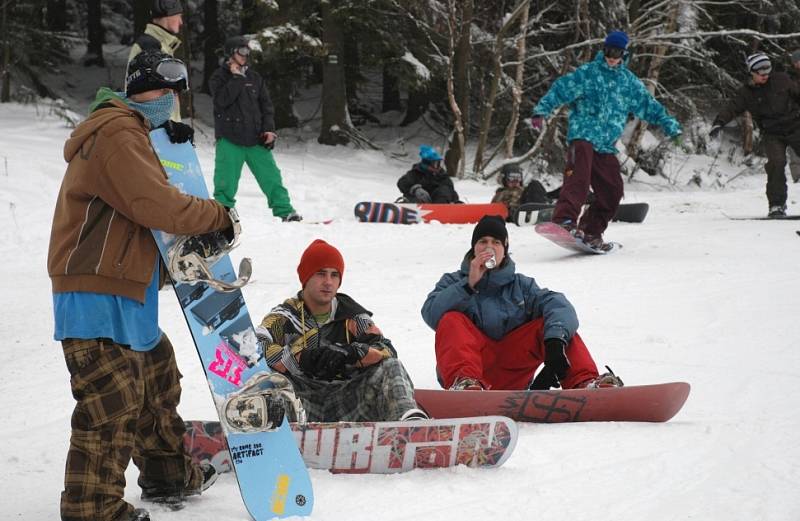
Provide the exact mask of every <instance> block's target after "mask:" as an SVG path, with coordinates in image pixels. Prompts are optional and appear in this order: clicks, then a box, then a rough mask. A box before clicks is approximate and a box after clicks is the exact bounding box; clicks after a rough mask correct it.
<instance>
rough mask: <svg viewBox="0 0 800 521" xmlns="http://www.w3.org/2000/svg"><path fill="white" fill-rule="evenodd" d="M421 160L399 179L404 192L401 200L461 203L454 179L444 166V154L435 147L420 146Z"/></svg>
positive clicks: (398, 185) (399, 184) (399, 185)
mask: <svg viewBox="0 0 800 521" xmlns="http://www.w3.org/2000/svg"><path fill="white" fill-rule="evenodd" d="M419 157H420V162H419V163H417V164H415V165H414V166H413V167H412V168H411V170H409V171H408V172H406V174H405V175H403V177H401V178H400V179H399V180H398V181H397V188H399V189H400V191H401V192H402V193H403V196H402V198H401V200H400V201H399V202H407V203H444V204H449V203H460V202H461V201H459V200H458V194H457V193H456V189H455V187H454V186H453V180H452V179H450V176H448V175H447V172H446V171H445V169H444V167H443V166H442V159H443V158H442V156H441V155H440V154H439V152H437V151H436V149H434V148H433V147H430V146H428V145H422V146H420V147H419Z"/></svg>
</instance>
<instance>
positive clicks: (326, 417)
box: [286, 358, 417, 422]
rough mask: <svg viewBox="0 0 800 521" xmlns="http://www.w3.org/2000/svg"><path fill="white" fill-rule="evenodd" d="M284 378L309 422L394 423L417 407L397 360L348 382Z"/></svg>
mask: <svg viewBox="0 0 800 521" xmlns="http://www.w3.org/2000/svg"><path fill="white" fill-rule="evenodd" d="M286 376H287V377H288V378H289V379H290V380H291V381H292V384H293V385H294V390H295V393H296V394H297V397H298V398H300V401H301V402H303V407H305V409H306V414H307V416H308V421H310V422H336V421H396V420H399V419H400V417H401V416H402V415H403V413H405V412H406V411H407V410H409V409H413V408H415V407H416V406H417V402H415V401H414V384H412V383H411V377H409V376H408V373H407V372H406V369H405V367H403V364H402V363H401V362H400V360H398V359H397V358H386V359H384V360H383V361H382V362H379V363H377V364H375V365H371V366H369V367H367V368H365V369H364V370H362V371H361V372H359V373H357V374H356V375H355V376H353V378H351V379H350V380H334V381H332V382H326V381H324V380H315V379H312V378H306V377H304V376H298V375H292V374H287V375H286Z"/></svg>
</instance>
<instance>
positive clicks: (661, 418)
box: [414, 382, 690, 423]
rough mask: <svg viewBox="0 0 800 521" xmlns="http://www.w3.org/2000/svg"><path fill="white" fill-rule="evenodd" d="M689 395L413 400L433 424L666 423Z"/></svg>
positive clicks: (633, 391)
mask: <svg viewBox="0 0 800 521" xmlns="http://www.w3.org/2000/svg"><path fill="white" fill-rule="evenodd" d="M689 389H690V387H689V384H688V383H685V382H672V383H664V384H655V385H631V386H625V387H610V388H602V389H569V390H566V391H562V390H550V391H445V390H439V389H417V390H416V391H415V392H414V397H415V398H416V400H417V403H418V404H419V405H420V406H421V407H422V408H423V409H425V410H426V411H427V412H428V414H429V415H431V417H433V418H461V417H466V416H482V415H501V416H507V417H509V418H511V419H513V420H516V421H521V422H534V423H561V422H590V421H636V422H665V421H668V420H669V419H670V418H672V417H673V416H675V415H676V414H677V413H678V411H680V410H681V407H683V404H684V403H685V402H686V399H687V398H688V397H689Z"/></svg>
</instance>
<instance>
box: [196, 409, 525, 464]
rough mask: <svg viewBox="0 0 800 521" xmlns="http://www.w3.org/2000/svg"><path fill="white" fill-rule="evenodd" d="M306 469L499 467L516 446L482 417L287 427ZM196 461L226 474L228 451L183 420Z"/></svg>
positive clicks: (499, 422)
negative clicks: (204, 462)
mask: <svg viewBox="0 0 800 521" xmlns="http://www.w3.org/2000/svg"><path fill="white" fill-rule="evenodd" d="M292 430H293V431H294V435H295V440H296V442H297V446H298V447H299V448H300V451H301V452H302V454H303V459H304V460H305V462H306V465H308V466H309V467H310V468H314V469H323V470H329V471H330V472H333V473H345V474H393V473H397V472H407V471H409V470H414V469H429V468H441V467H453V466H455V465H467V466H469V467H476V468H494V467H499V466H500V465H502V464H503V463H505V461H506V460H507V459H508V458H509V456H511V453H512V452H513V451H514V447H515V446H516V444H517V425H516V423H514V421H513V420H510V419H509V418H502V417H499V416H485V417H480V418H461V419H445V420H414V421H405V422H399V421H398V422H340V423H306V424H298V423H293V424H292ZM184 443H185V445H186V448H187V450H188V451H189V454H191V456H192V460H193V461H194V462H196V463H201V462H203V461H208V462H210V463H211V464H212V465H214V467H215V468H216V469H217V471H219V472H226V471H228V470H230V453H229V452H228V447H227V445H226V444H225V437H224V436H223V433H222V428H221V426H220V423H219V422H216V421H187V422H186V436H185V438H184Z"/></svg>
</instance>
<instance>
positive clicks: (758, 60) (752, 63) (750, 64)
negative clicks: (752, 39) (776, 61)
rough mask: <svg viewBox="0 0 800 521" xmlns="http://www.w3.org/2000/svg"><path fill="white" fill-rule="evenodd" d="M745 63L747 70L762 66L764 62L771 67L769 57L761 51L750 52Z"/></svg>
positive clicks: (751, 70)
mask: <svg viewBox="0 0 800 521" xmlns="http://www.w3.org/2000/svg"><path fill="white" fill-rule="evenodd" d="M745 63H746V64H747V72H753V71H754V70H756V69H758V68H761V67H763V66H764V65H765V64H766V65H768V66H769V67H772V63H771V62H770V61H769V57H768V56H767V55H766V54H764V53H763V52H759V53H756V54H751V55H750V56H748V57H747V60H745Z"/></svg>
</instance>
